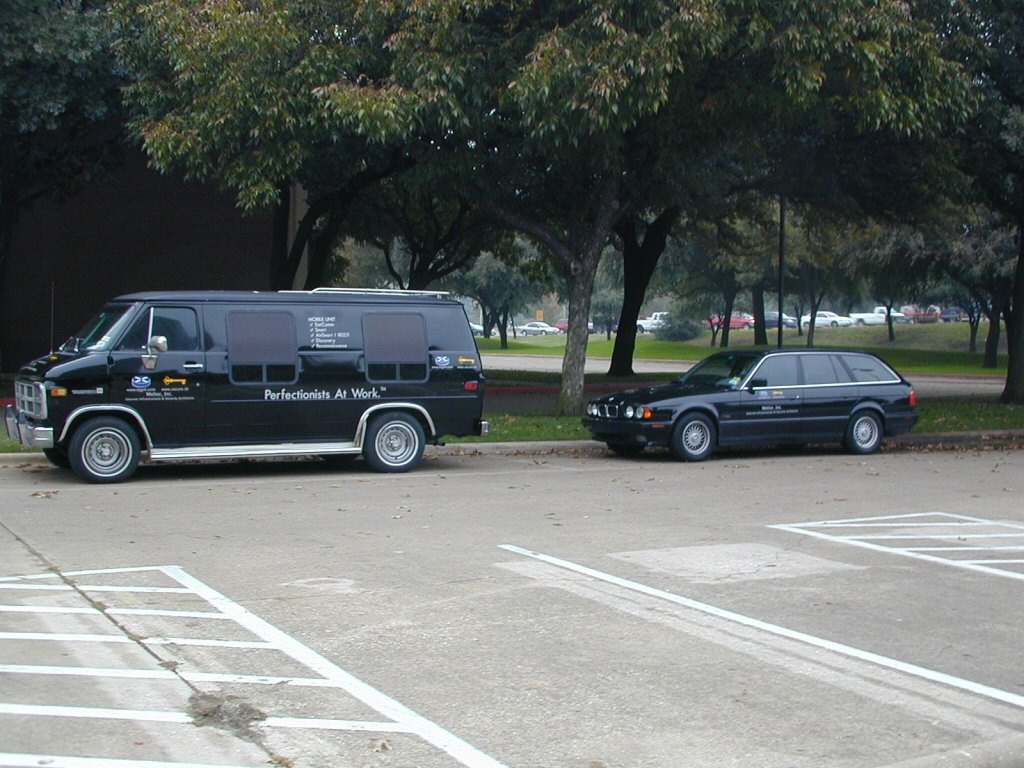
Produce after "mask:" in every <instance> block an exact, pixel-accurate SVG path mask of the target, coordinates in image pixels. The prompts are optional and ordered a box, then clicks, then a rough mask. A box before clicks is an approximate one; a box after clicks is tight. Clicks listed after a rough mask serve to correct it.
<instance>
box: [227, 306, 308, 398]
mask: <svg viewBox="0 0 1024 768" xmlns="http://www.w3.org/2000/svg"><path fill="white" fill-rule="evenodd" d="M227 323H228V367H229V370H230V378H231V381H232V382H233V383H235V384H293V383H295V381H296V380H297V379H298V352H297V349H296V346H295V321H294V320H293V318H292V315H291V313H290V312H232V313H230V314H229V315H228V318H227Z"/></svg>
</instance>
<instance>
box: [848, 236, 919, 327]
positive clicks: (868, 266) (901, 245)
mask: <svg viewBox="0 0 1024 768" xmlns="http://www.w3.org/2000/svg"><path fill="white" fill-rule="evenodd" d="M864 237H866V238H868V239H867V240H866V242H865V243H864V246H863V247H855V248H854V249H853V251H852V253H851V265H850V267H851V269H852V270H853V273H854V275H856V276H857V277H859V278H860V279H861V280H863V281H864V282H865V284H866V285H867V287H868V291H869V292H870V294H871V296H872V297H873V298H874V299H876V300H877V301H880V302H881V303H883V304H884V305H885V310H886V312H885V322H886V326H887V329H888V334H889V341H895V340H896V332H895V329H894V328H893V319H892V308H893V305H894V304H895V303H896V302H897V301H900V300H904V301H905V300H906V299H907V298H908V297H910V296H912V295H914V294H915V293H917V292H918V291H919V290H920V288H921V286H922V285H923V284H924V283H925V282H926V281H927V273H928V256H929V251H928V249H927V247H926V241H925V237H924V235H923V234H922V233H921V232H920V231H919V230H917V229H914V228H912V227H909V226H907V225H898V226H891V227H887V228H878V227H874V228H872V229H871V230H869V231H867V232H865V234H864Z"/></svg>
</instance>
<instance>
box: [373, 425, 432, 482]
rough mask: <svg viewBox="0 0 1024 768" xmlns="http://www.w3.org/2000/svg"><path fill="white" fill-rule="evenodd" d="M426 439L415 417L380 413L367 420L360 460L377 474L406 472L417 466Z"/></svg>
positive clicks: (421, 456)
mask: <svg viewBox="0 0 1024 768" xmlns="http://www.w3.org/2000/svg"><path fill="white" fill-rule="evenodd" d="M425 444H426V436H425V435H424V432H423V427H422V426H421V425H420V423H419V421H418V420H417V419H416V417H414V416H411V415H409V414H408V413H402V412H398V411H396V412H393V413H382V414H380V415H379V416H375V417H374V418H372V419H371V420H370V423H369V424H368V426H367V428H366V437H365V438H364V440H363V458H365V459H366V463H367V464H369V465H370V467H372V468H373V469H375V470H376V471H377V472H406V471H408V470H410V469H412V468H413V467H415V466H417V465H418V464H419V463H420V459H422V458H423V448H424V446H425Z"/></svg>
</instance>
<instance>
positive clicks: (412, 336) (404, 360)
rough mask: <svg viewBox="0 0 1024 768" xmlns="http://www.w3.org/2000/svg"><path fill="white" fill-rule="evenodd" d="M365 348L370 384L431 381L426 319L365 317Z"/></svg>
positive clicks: (401, 315) (398, 315) (377, 314)
mask: <svg viewBox="0 0 1024 768" xmlns="http://www.w3.org/2000/svg"><path fill="white" fill-rule="evenodd" d="M363 345H364V350H363V351H364V354H365V355H366V377H367V378H368V379H369V380H370V381H426V380H427V371H428V370H429V368H428V366H427V329H426V325H425V324H424V322H423V316H422V315H418V314H411V313H409V314H405V313H397V312H396V313H390V312H374V313H367V314H365V315H363Z"/></svg>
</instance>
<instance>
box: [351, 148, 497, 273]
mask: <svg viewBox="0 0 1024 768" xmlns="http://www.w3.org/2000/svg"><path fill="white" fill-rule="evenodd" d="M423 170H424V166H422V165H421V166H418V167H416V168H413V169H410V170H409V171H406V172H405V173H403V174H402V175H401V176H400V177H399V178H388V179H383V180H382V181H380V182H379V183H377V184H376V185H374V186H373V187H371V188H369V189H367V190H366V191H364V193H363V194H362V195H360V196H359V198H358V199H357V200H356V202H355V203H354V205H353V208H352V209H351V211H350V215H349V216H348V217H346V219H345V222H344V223H343V225H342V231H343V232H344V233H346V234H347V235H348V236H349V237H351V238H353V239H354V240H356V241H357V242H362V243H368V244H371V245H373V246H374V247H375V248H376V249H377V250H378V252H379V253H381V254H383V257H384V261H385V263H386V265H387V269H388V272H389V273H390V275H391V276H392V278H393V280H394V283H395V284H396V285H397V286H398V287H399V288H409V289H424V288H428V287H429V286H430V285H431V284H432V283H434V282H436V281H439V280H443V279H444V278H445V277H447V276H448V275H451V274H452V273H453V272H456V271H458V270H460V269H464V268H467V267H468V265H469V264H470V263H471V262H472V260H473V259H474V258H476V256H477V254H479V253H481V252H482V251H485V250H489V251H494V250H496V249H498V248H499V247H500V245H501V242H502V240H506V241H507V240H510V237H509V236H508V235H507V234H506V233H504V232H502V231H500V230H496V229H495V227H494V226H493V225H492V224H491V223H490V222H489V221H488V220H486V219H485V218H483V217H482V216H481V215H480V212H479V210H478V209H477V208H475V206H473V205H472V204H471V203H470V202H469V201H468V200H465V199H460V197H459V195H458V193H453V192H452V191H451V190H448V189H445V188H441V189H438V188H437V187H436V186H435V181H434V180H433V179H432V178H430V177H429V176H428V177H426V178H424V176H423V174H422V171H423ZM398 253H401V254H402V258H401V260H400V261H401V264H399V259H398V258H396V255H397V254H398Z"/></svg>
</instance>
